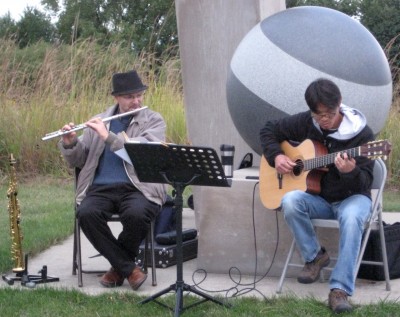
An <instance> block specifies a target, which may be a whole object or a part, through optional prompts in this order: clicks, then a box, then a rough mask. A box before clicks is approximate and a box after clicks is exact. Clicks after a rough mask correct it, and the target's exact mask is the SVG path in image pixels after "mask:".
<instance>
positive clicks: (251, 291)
mask: <svg viewBox="0 0 400 317" xmlns="http://www.w3.org/2000/svg"><path fill="white" fill-rule="evenodd" d="M384 220H385V221H387V222H388V223H393V222H395V221H400V213H396V214H393V213H389V214H385V215H384ZM115 225H118V224H115ZM183 227H184V228H193V227H194V215H193V211H191V210H190V209H185V210H184V212H183ZM114 229H115V230H118V228H114ZM72 243H73V238H72V237H69V238H68V239H66V240H65V241H64V242H63V243H61V244H59V245H56V246H53V247H51V248H50V249H48V250H46V251H45V252H43V253H41V254H39V255H38V256H36V257H34V258H32V259H30V260H29V273H30V274H36V273H37V272H39V271H40V270H41V269H42V267H43V265H46V266H47V271H48V275H49V276H53V277H58V278H59V279H60V281H59V282H54V283H47V284H41V285H38V286H37V287H57V288H67V289H79V290H80V291H82V292H85V293H87V294H91V295H96V294H101V293H104V292H111V291H112V292H114V291H116V290H118V291H121V292H132V290H131V289H130V287H129V285H128V283H127V282H125V283H124V285H122V287H120V288H117V289H112V290H110V289H106V288H103V287H102V286H101V285H100V284H99V283H98V279H99V277H98V276H96V275H94V274H84V275H83V287H81V288H80V287H78V279H77V276H75V275H72ZM82 246H83V248H82V249H83V250H84V253H83V255H82V259H83V265H84V267H86V268H96V269H105V270H107V269H108V268H109V264H108V263H107V261H105V260H104V258H102V257H96V258H93V259H90V258H89V256H91V255H95V254H96V251H95V250H94V249H93V248H92V247H91V245H90V244H89V243H88V242H87V241H86V239H85V238H83V239H82ZM196 263H197V262H196V259H193V260H190V261H187V262H185V263H184V266H183V280H184V282H185V283H186V284H189V285H193V284H195V283H198V282H200V281H201V280H202V279H203V277H205V279H204V281H203V282H202V283H201V285H200V287H202V288H203V289H204V290H205V291H206V292H207V293H209V294H210V295H211V296H216V295H219V296H232V295H234V294H235V293H236V292H239V293H240V294H242V293H243V294H244V295H243V296H257V297H260V298H261V297H262V296H265V297H271V296H279V295H277V294H276V292H275V291H276V287H277V285H278V279H277V278H276V277H269V276H266V277H261V276H257V277H255V278H254V277H251V276H245V277H242V280H241V285H237V283H236V282H235V281H234V280H233V278H231V277H230V276H229V274H228V272H227V274H207V275H206V276H204V275H203V274H200V273H199V274H194V272H195V271H196V270H197V266H196ZM156 272H157V286H152V285H151V274H149V277H148V279H147V280H146V282H145V283H144V284H143V285H142V287H141V288H140V289H139V290H138V291H137V293H138V294H139V295H144V296H150V295H152V294H155V293H157V292H159V291H161V290H164V289H165V288H167V287H168V286H170V285H171V284H174V283H175V281H176V266H171V267H169V268H163V269H161V268H159V269H157V270H156ZM149 273H151V269H149ZM11 276H12V275H11ZM193 276H195V278H193ZM194 280H195V281H196V282H194ZM255 280H256V283H254V281H255ZM1 285H2V286H3V287H19V285H20V284H19V283H16V284H15V285H14V286H8V285H7V284H6V283H2V284H1ZM391 288H392V290H391V291H389V292H388V291H386V290H385V283H384V282H374V281H367V280H361V279H358V280H357V285H356V292H355V294H354V296H353V297H352V298H351V300H352V301H353V303H360V304H367V303H371V302H372V303H376V302H378V301H381V300H387V299H390V300H399V299H400V279H396V280H392V281H391ZM229 289H230V291H227V290H229ZM282 294H295V295H297V296H299V297H303V296H304V297H305V296H314V297H316V298H319V299H321V300H322V301H325V300H326V299H327V295H328V285H327V283H326V282H316V283H314V284H311V285H302V284H299V283H297V281H296V279H294V278H288V279H286V281H285V284H284V287H283V293H282Z"/></svg>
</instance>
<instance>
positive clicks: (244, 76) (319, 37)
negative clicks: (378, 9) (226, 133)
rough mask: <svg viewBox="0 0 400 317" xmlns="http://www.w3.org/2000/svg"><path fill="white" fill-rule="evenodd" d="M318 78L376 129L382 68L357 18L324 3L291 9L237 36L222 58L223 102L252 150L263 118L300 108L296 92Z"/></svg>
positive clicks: (384, 111) (382, 101)
mask: <svg viewBox="0 0 400 317" xmlns="http://www.w3.org/2000/svg"><path fill="white" fill-rule="evenodd" d="M320 77H324V78H328V79H331V80H333V81H334V82H335V83H336V84H337V85H338V86H339V88H340V89H341V92H342V102H343V103H344V104H346V105H348V106H350V107H355V108H358V109H359V110H361V111H362V112H363V113H364V114H365V116H366V117H367V120H368V123H369V125H370V126H371V128H372V130H373V131H374V133H376V134H377V133H378V132H379V131H380V130H381V129H382V128H383V126H384V124H385V120H386V118H387V116H388V112H389V109H390V105H391V101H392V79H391V74H390V68H389V64H388V61H387V59H386V56H385V54H384V52H383V50H382V48H381V47H380V45H379V43H378V42H377V41H376V39H375V38H374V36H373V35H372V34H371V33H370V32H369V31H368V30H367V29H366V28H365V27H364V26H362V25H361V24H360V23H359V22H357V21H355V20H354V19H352V18H350V17H349V16H347V15H345V14H343V13H341V12H339V11H336V10H332V9H328V8H322V7H297V8H292V9H287V10H284V11H281V12H279V13H276V14H274V15H272V16H270V17H268V18H266V19H265V20H263V21H262V22H260V23H259V24H257V25H256V26H255V27H254V28H253V29H252V30H251V31H250V32H249V33H248V34H247V35H246V36H245V37H244V38H243V40H242V41H241V43H240V44H239V46H238V47H237V49H236V51H235V53H234V55H233V57H232V60H231V63H230V69H229V74H228V80H227V86H226V89H227V101H228V107H229V112H230V115H231V117H232V120H233V122H234V125H235V127H236V128H237V130H238V132H239V133H240V135H241V136H242V138H243V139H244V140H245V142H246V143H247V144H248V145H249V146H250V147H251V148H252V149H253V150H254V151H255V152H256V153H258V154H261V146H260V143H259V132H260V129H261V128H262V127H263V126H264V124H265V123H266V121H267V120H273V119H279V118H282V117H284V116H287V115H291V114H295V113H297V112H300V111H305V110H308V107H307V104H306V102H305V100H304V92H305V90H306V88H307V86H308V85H309V84H310V83H311V82H312V81H313V80H315V79H317V78H320Z"/></svg>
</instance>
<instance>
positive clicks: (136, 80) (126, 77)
mask: <svg viewBox="0 0 400 317" xmlns="http://www.w3.org/2000/svg"><path fill="white" fill-rule="evenodd" d="M112 86H113V91H112V93H111V94H112V95H113V96H119V95H127V94H134V93H136V92H140V91H143V90H146V89H147V88H148V87H147V86H146V85H143V83H142V80H141V79H140V77H139V75H138V74H137V72H136V70H132V71H130V72H127V73H116V74H114V75H113V77H112Z"/></svg>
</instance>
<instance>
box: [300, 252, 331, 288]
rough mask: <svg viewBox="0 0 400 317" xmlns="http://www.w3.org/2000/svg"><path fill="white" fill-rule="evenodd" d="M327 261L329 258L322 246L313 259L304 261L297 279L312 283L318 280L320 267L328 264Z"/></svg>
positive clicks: (304, 282)
mask: <svg viewBox="0 0 400 317" xmlns="http://www.w3.org/2000/svg"><path fill="white" fill-rule="evenodd" d="M329 262H330V259H329V255H328V252H326V250H325V248H324V247H322V248H321V250H320V251H319V252H318V254H317V256H316V257H315V259H314V260H312V261H311V262H306V264H305V265H304V267H303V269H302V271H301V272H300V274H299V276H298V277H297V281H298V282H299V283H303V284H310V283H314V282H315V281H316V280H318V278H319V275H320V273H321V270H322V268H324V267H326V266H328V265H329Z"/></svg>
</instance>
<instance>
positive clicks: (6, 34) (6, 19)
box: [0, 12, 17, 39]
mask: <svg viewBox="0 0 400 317" xmlns="http://www.w3.org/2000/svg"><path fill="white" fill-rule="evenodd" d="M16 33H17V25H16V23H15V21H14V20H13V19H12V18H11V14H10V12H8V13H6V14H5V15H4V16H2V17H0V38H7V39H9V38H13V37H15V36H16Z"/></svg>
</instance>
